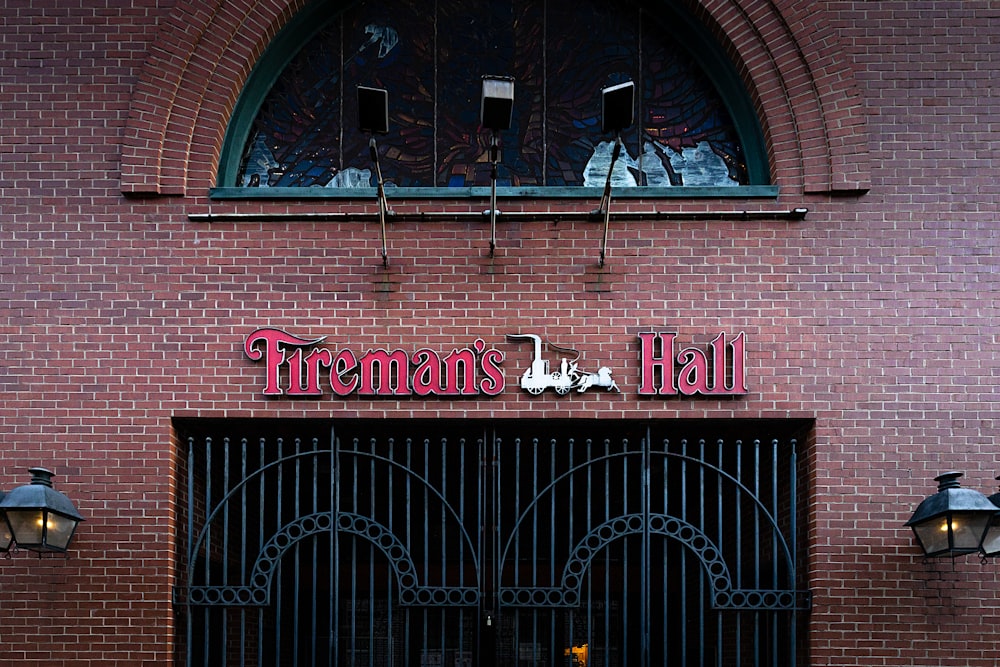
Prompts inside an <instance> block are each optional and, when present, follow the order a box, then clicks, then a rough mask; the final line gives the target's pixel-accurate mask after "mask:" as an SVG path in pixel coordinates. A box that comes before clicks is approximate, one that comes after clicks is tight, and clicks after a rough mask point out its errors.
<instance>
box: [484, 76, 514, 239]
mask: <svg viewBox="0 0 1000 667" xmlns="http://www.w3.org/2000/svg"><path fill="white" fill-rule="evenodd" d="M513 115H514V79H512V78H511V77H502V76H484V77H483V94H482V100H481V102H480V105H479V122H480V124H481V125H482V126H483V127H484V128H486V129H488V130H490V210H489V214H490V257H493V253H494V252H495V251H496V247H497V213H499V211H497V165H498V163H499V162H500V146H499V144H498V142H497V133H498V132H501V131H503V130H508V129H510V124H511V120H512V118H513Z"/></svg>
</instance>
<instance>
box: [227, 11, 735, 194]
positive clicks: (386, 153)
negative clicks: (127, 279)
mask: <svg viewBox="0 0 1000 667" xmlns="http://www.w3.org/2000/svg"><path fill="white" fill-rule="evenodd" d="M660 4H661V5H662V4H663V3H660ZM647 5H649V6H640V5H639V4H632V3H629V2H615V3H610V2H597V1H596V0H545V2H538V1H537V0H535V1H529V0H513V1H512V2H507V3H504V2H495V1H490V0H449V1H448V2H440V3H430V2H427V0H396V1H392V2H359V3H356V4H354V5H352V6H351V7H349V8H348V9H346V10H343V11H340V12H338V13H336V15H335V16H333V17H332V18H331V20H330V21H329V22H328V23H326V24H325V25H324V26H323V27H322V28H321V29H319V30H318V31H315V32H313V33H312V37H311V39H310V40H308V41H307V42H306V43H304V45H303V46H302V48H301V49H299V50H298V52H297V54H296V55H295V56H294V57H293V58H292V59H291V60H290V61H289V62H288V64H287V66H285V67H284V69H283V71H282V72H281V73H280V75H279V76H278V77H277V78H276V79H275V80H274V83H273V85H271V87H270V89H269V91H268V92H267V94H266V95H264V96H263V99H262V101H261V103H260V104H259V106H257V107H255V112H256V116H255V118H254V120H253V122H252V124H251V125H250V126H249V131H248V134H247V138H246V140H245V143H243V149H242V153H241V158H240V163H239V168H238V170H237V171H236V173H235V183H226V184H224V185H228V186H236V187H244V188H268V187H269V188H281V187H322V188H352V187H365V188H368V187H372V186H373V184H374V183H373V174H372V171H373V170H372V167H371V160H370V155H369V151H368V137H367V136H366V135H365V134H363V133H362V132H360V131H359V130H358V129H357V126H358V119H357V98H356V96H355V89H356V87H357V86H358V85H364V86H372V87H378V88H385V89H387V90H388V91H389V113H390V122H389V125H390V129H389V133H388V134H387V135H385V136H382V137H379V139H378V147H379V153H380V165H381V169H382V174H383V177H384V178H385V181H386V186H387V187H436V188H454V187H470V186H483V185H489V183H490V162H489V147H490V135H489V132H488V131H486V130H483V129H482V128H481V127H479V103H480V94H481V85H482V84H481V81H482V76H483V75H501V76H511V77H513V78H514V80H515V96H514V112H513V121H512V126H511V128H510V129H509V130H507V131H503V132H501V133H500V136H499V142H500V145H501V160H500V169H499V174H498V184H499V185H501V186H513V187H520V186H561V187H572V186H603V184H604V181H605V178H606V176H607V170H608V167H609V164H610V161H611V159H610V158H611V150H612V147H613V142H614V137H612V136H610V135H606V134H602V132H601V117H600V114H601V97H600V91H601V89H602V88H604V87H606V86H609V85H613V84H617V83H621V82H624V81H628V80H632V81H634V82H635V84H636V98H637V99H636V105H637V109H636V121H637V122H636V123H635V124H634V125H633V126H632V127H631V128H629V129H627V130H626V131H625V132H624V133H623V135H622V139H623V141H624V149H625V150H624V151H623V152H622V156H621V158H620V159H619V161H618V163H617V164H616V166H615V172H614V174H613V176H612V183H613V185H615V186H617V187H629V186H635V187H656V188H663V187H675V186H708V187H721V186H739V185H750V184H752V183H751V181H752V174H751V171H752V170H749V169H748V167H747V159H746V156H745V153H744V142H743V141H742V139H741V136H740V132H739V131H738V127H737V126H736V125H735V124H734V122H733V117H732V114H731V112H730V107H729V105H727V99H726V98H724V96H723V95H721V94H720V92H719V90H718V88H717V87H716V85H715V83H714V82H713V80H712V79H711V78H710V77H709V76H708V74H707V73H706V71H705V69H704V68H703V67H702V66H701V65H700V64H699V60H698V59H697V58H696V57H695V56H696V54H693V53H692V52H691V51H690V49H689V48H685V47H684V46H682V45H681V44H679V43H678V40H677V39H676V37H677V31H678V27H677V26H676V25H674V26H671V25H669V23H670V22H669V20H667V19H666V18H665V17H664V15H663V14H664V10H662V9H657V6H655V5H652V4H650V3H647ZM688 41H690V40H688ZM740 94H741V95H742V94H743V93H742V92H741V93H740Z"/></svg>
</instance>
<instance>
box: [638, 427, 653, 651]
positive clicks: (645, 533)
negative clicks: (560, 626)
mask: <svg viewBox="0 0 1000 667" xmlns="http://www.w3.org/2000/svg"><path fill="white" fill-rule="evenodd" d="M652 437H653V434H652V431H651V430H650V427H649V425H648V424H647V425H646V437H644V438H643V439H642V441H641V445H642V471H641V472H642V479H641V482H640V483H641V484H642V499H641V507H640V511H641V512H642V554H641V555H640V557H639V558H640V568H641V570H642V574H641V577H640V580H641V581H640V583H639V586H640V598H641V603H642V625H641V628H642V654H641V658H640V664H641V665H642V667H648V666H649V663H650V655H649V624H650V617H649V611H650V606H649V596H650V590H649V586H650V577H649V563H650V553H649V550H650V548H651V546H650V542H649V493H650V488H649V466H650V451H649V450H650V438H652Z"/></svg>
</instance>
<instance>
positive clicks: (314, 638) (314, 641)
mask: <svg viewBox="0 0 1000 667" xmlns="http://www.w3.org/2000/svg"><path fill="white" fill-rule="evenodd" d="M312 451H313V455H312V457H310V458H311V459H312V496H311V497H312V507H311V508H310V513H312V514H316V513H317V512H319V440H318V439H317V438H313V441H312ZM310 543H311V544H312V568H311V570H312V601H311V602H312V620H311V625H310V628H309V629H310V633H309V634H310V636H311V640H310V649H309V650H310V652H311V653H312V656H313V664H314V665H315V664H317V663H318V662H319V660H318V658H319V655H320V653H319V643H318V642H319V637H318V635H319V627H318V625H317V623H318V616H319V580H318V579H317V577H318V575H319V567H317V565H318V564H319V551H318V549H319V538H318V537H317V538H314V539H312V540H310Z"/></svg>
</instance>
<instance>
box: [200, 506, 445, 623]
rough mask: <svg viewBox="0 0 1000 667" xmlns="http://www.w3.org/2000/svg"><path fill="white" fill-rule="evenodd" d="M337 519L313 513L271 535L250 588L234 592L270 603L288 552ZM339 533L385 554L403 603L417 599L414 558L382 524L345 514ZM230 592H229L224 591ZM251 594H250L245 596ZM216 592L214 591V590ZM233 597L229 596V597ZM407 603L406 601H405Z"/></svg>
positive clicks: (331, 526) (338, 523) (255, 567)
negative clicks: (274, 581)
mask: <svg viewBox="0 0 1000 667" xmlns="http://www.w3.org/2000/svg"><path fill="white" fill-rule="evenodd" d="M333 523H334V522H333V517H332V516H331V514H330V513H329V512H321V513H318V514H309V515H307V516H304V517H300V518H298V519H296V520H295V521H293V522H291V523H289V524H288V525H286V526H285V527H284V528H282V529H281V530H280V531H278V532H277V533H275V534H274V535H272V536H271V539H270V540H268V542H267V544H265V545H264V548H263V549H261V551H260V554H259V555H258V556H257V561H256V562H255V563H254V568H253V574H252V575H251V577H250V586H249V587H248V588H246V589H234V590H235V591H236V593H235V595H236V598H237V599H239V600H242V599H244V598H246V599H249V600H251V601H252V602H253V603H254V604H267V603H268V601H269V591H270V588H271V578H272V576H273V575H274V571H275V569H276V568H277V566H278V563H279V561H280V560H281V557H282V556H283V555H284V553H285V551H287V550H288V548H289V547H291V546H292V545H293V544H295V543H296V542H298V541H299V540H302V539H305V538H307V537H310V536H312V535H315V534H317V533H328V532H330V530H331V529H332V528H333ZM337 530H338V531H340V532H344V533H350V534H353V535H357V536H358V537H362V538H364V539H366V540H368V541H370V542H371V543H372V544H374V545H375V546H376V547H378V548H379V550H381V551H382V553H383V554H385V556H386V558H388V559H389V562H390V563H392V566H393V569H394V571H395V572H396V581H397V583H398V584H399V588H400V597H401V598H402V599H403V600H406V599H414V600H416V599H417V597H418V596H417V594H416V591H417V590H418V586H417V574H416V571H417V569H416V567H415V566H414V565H413V561H412V560H411V559H410V556H409V554H408V553H407V551H406V547H405V546H403V543H402V542H400V541H399V539H398V538H396V536H395V535H393V534H392V533H391V532H389V531H388V530H387V529H386V528H385V527H384V526H383V525H382V524H380V523H378V522H376V521H373V520H371V519H369V518H368V517H364V516H361V515H359V514H351V513H348V512H343V513H341V514H339V515H338V516H337ZM222 590H226V589H222ZM244 591H249V593H244ZM211 592H212V593H214V591H211ZM207 593H208V592H206V598H207V597H219V598H220V600H219V601H208V600H206V604H213V602H214V603H215V604H219V603H221V604H230V601H229V600H228V599H226V600H223V599H222V597H223V594H222V593H219V594H218V595H217V596H215V595H212V596H209V595H208V594H207ZM228 596H229V595H228V594H227V596H226V597H228ZM458 597H459V598H462V597H463V591H462V590H459V591H458ZM404 604H405V602H404Z"/></svg>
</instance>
